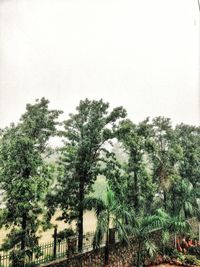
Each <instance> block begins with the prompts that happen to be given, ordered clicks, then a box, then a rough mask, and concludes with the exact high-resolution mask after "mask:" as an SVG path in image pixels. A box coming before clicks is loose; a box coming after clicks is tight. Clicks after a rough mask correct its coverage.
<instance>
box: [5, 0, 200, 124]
mask: <svg viewBox="0 0 200 267" xmlns="http://www.w3.org/2000/svg"><path fill="white" fill-rule="evenodd" d="M199 15H200V14H199V12H198V4H197V0H130V1H129V0H0V127H4V126H6V125H9V123H10V122H12V121H15V122H16V121H17V120H18V119H19V117H20V115H21V113H23V112H24V110H25V104H26V103H28V102H29V103H30V102H33V101H34V99H36V98H40V97H42V96H45V97H46V98H48V99H49V100H50V101H51V107H53V108H58V109H62V110H64V112H65V115H66V116H67V114H68V113H70V112H73V111H74V109H75V106H77V104H78V103H79V101H80V99H84V98H86V97H88V98H90V99H99V98H103V99H104V100H105V101H108V102H110V104H111V107H115V106H118V105H123V106H124V107H125V108H126V109H127V111H128V114H129V117H130V118H131V119H132V120H133V121H134V122H138V121H140V120H143V119H144V118H145V117H147V116H150V117H154V116H158V115H163V116H167V117H170V118H171V119H172V121H173V122H174V123H180V122H185V123H189V124H198V123H200V117H199V105H200V103H199V92H198V91H199V62H200V60H199V45H200V43H199V40H200V34H199V31H200V29H199V25H200V24H199Z"/></svg>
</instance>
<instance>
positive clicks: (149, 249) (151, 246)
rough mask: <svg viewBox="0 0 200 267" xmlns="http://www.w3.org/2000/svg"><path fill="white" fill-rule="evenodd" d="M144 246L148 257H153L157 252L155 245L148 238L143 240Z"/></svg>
mask: <svg viewBox="0 0 200 267" xmlns="http://www.w3.org/2000/svg"><path fill="white" fill-rule="evenodd" d="M144 247H145V250H146V251H147V253H148V255H149V256H150V257H153V256H154V255H155V254H156V252H157V247H156V245H155V244H154V243H153V242H152V241H150V240H146V241H145V242H144Z"/></svg>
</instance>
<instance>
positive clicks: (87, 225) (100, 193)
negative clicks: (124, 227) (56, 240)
mask: <svg viewBox="0 0 200 267" xmlns="http://www.w3.org/2000/svg"><path fill="white" fill-rule="evenodd" d="M106 187H107V183H106V181H105V178H104V177H103V176H99V177H98V178H97V181H96V182H95V184H94V186H93V188H94V192H93V193H91V195H93V196H95V197H99V198H104V196H105V191H106ZM60 215H61V211H57V212H56V214H55V216H54V217H53V218H52V220H51V222H52V223H53V224H54V225H57V226H58V231H61V230H63V229H65V228H67V227H69V225H67V224H66V223H64V222H63V221H57V220H56V218H57V217H58V216H60ZM83 221H84V232H85V233H87V232H92V231H95V227H96V217H95V214H94V212H92V211H86V212H85V213H84V217H83ZM72 227H73V228H75V224H72ZM53 231H54V230H53V229H49V230H47V231H45V232H41V231H39V232H38V235H39V236H40V243H46V242H52V241H53V237H52V235H53ZM8 232H9V230H5V229H4V228H2V229H0V245H1V244H2V243H3V240H4V238H5V237H6V235H7V234H8Z"/></svg>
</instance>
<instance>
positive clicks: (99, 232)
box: [93, 212, 108, 248]
mask: <svg viewBox="0 0 200 267" xmlns="http://www.w3.org/2000/svg"><path fill="white" fill-rule="evenodd" d="M107 229H108V223H107V213H106V212H101V213H100V215H99V217H98V221H97V227H96V231H95V234H94V240H93V246H94V248H99V247H100V245H101V242H102V240H103V237H104V234H105V233H106V231H107Z"/></svg>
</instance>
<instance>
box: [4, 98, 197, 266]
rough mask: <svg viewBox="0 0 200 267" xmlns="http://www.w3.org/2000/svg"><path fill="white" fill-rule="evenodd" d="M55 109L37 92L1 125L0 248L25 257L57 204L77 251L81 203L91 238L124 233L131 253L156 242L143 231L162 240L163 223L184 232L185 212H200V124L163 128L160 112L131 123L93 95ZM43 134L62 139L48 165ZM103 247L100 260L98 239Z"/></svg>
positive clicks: (121, 112) (167, 122) (122, 111)
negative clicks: (101, 183) (90, 222)
mask: <svg viewBox="0 0 200 267" xmlns="http://www.w3.org/2000/svg"><path fill="white" fill-rule="evenodd" d="M60 114H61V111H59V110H50V109H49V101H48V100H46V99H44V98H42V99H41V100H37V101H36V103H35V104H33V105H31V104H28V105H27V107H26V112H25V113H24V114H23V115H22V117H21V119H20V121H19V123H17V124H11V126H10V127H6V128H5V129H2V130H1V133H0V189H1V190H3V193H4V199H3V203H4V206H5V208H2V209H1V211H0V226H1V227H3V226H6V227H7V228H9V229H11V231H10V233H9V234H8V236H7V239H6V240H5V242H4V244H3V246H2V249H3V250H14V249H15V250H16V253H18V254H19V255H20V258H22V259H24V258H25V257H26V256H27V255H28V256H30V254H31V253H32V251H33V248H34V250H37V246H38V236H37V234H36V232H37V229H38V227H39V226H41V225H42V226H43V227H49V226H50V224H49V221H50V218H51V216H52V215H53V214H54V213H55V211H56V209H58V208H60V209H61V210H62V216H61V217H60V218H59V219H61V220H65V221H66V222H69V223H71V222H72V221H76V225H77V233H78V236H79V238H78V248H79V250H80V251H81V250H82V246H83V244H82V240H83V212H84V209H92V208H93V209H95V211H96V215H97V219H98V223H97V232H96V235H95V244H96V245H97V244H98V242H99V241H98V240H100V239H101V238H102V235H103V233H106V234H107V237H108V235H109V227H111V225H114V226H115V228H116V229H117V231H118V233H119V236H120V237H121V239H123V240H124V241H126V242H129V241H128V238H127V237H128V235H134V236H135V237H136V238H137V240H138V246H139V249H138V251H139V252H140V250H141V248H142V247H145V248H146V250H147V251H149V253H150V254H153V252H154V251H155V250H156V246H155V244H153V243H151V241H150V238H149V236H150V234H151V233H153V232H154V231H156V230H158V229H161V230H162V234H163V239H162V241H163V244H164V242H165V239H166V236H167V233H168V232H169V231H171V232H174V233H178V232H185V231H186V229H187V226H188V223H187V222H188V219H190V218H192V217H196V218H197V219H198V220H200V215H199V213H200V212H199V210H200V209H199V205H198V201H199V199H200V179H199V177H200V165H199V162H200V127H196V126H191V125H185V124H183V123H181V124H180V125H176V126H175V127H173V126H172V123H171V120H170V119H169V118H164V117H157V118H154V119H152V120H150V119H149V118H147V119H145V120H144V121H142V122H140V123H138V124H135V123H133V122H132V121H131V120H130V119H127V118H126V116H127V114H126V110H125V109H124V108H123V107H117V108H114V109H113V110H110V108H109V104H108V103H105V102H103V101H102V100H99V101H90V100H88V99H85V100H84V101H80V104H79V106H78V107H77V109H76V113H74V114H70V115H69V118H68V119H67V120H66V121H64V122H62V123H59V122H58V119H59V115H60ZM59 125H60V126H62V127H59V129H58V127H57V126H59ZM60 129H62V130H60ZM53 136H59V137H60V138H62V139H63V146H62V147H61V148H59V149H56V153H58V154H59V159H58V160H57V161H56V162H54V163H51V164H50V163H49V161H47V160H45V159H46V158H47V157H48V156H49V155H51V153H55V151H54V149H53V148H51V147H49V145H48V141H49V139H50V138H51V137H53ZM98 175H103V176H104V177H105V179H106V181H107V185H108V187H109V188H108V191H107V193H106V192H105V194H104V198H103V199H100V198H96V199H95V198H94V197H92V191H93V188H94V184H95V181H96V179H97V177H98ZM39 215H40V216H39ZM42 215H43V216H42ZM108 238H109V237H108ZM106 251H107V252H106V258H105V260H106V263H108V261H109V257H108V246H106ZM38 253H39V252H38ZM138 265H140V253H139V254H138Z"/></svg>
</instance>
